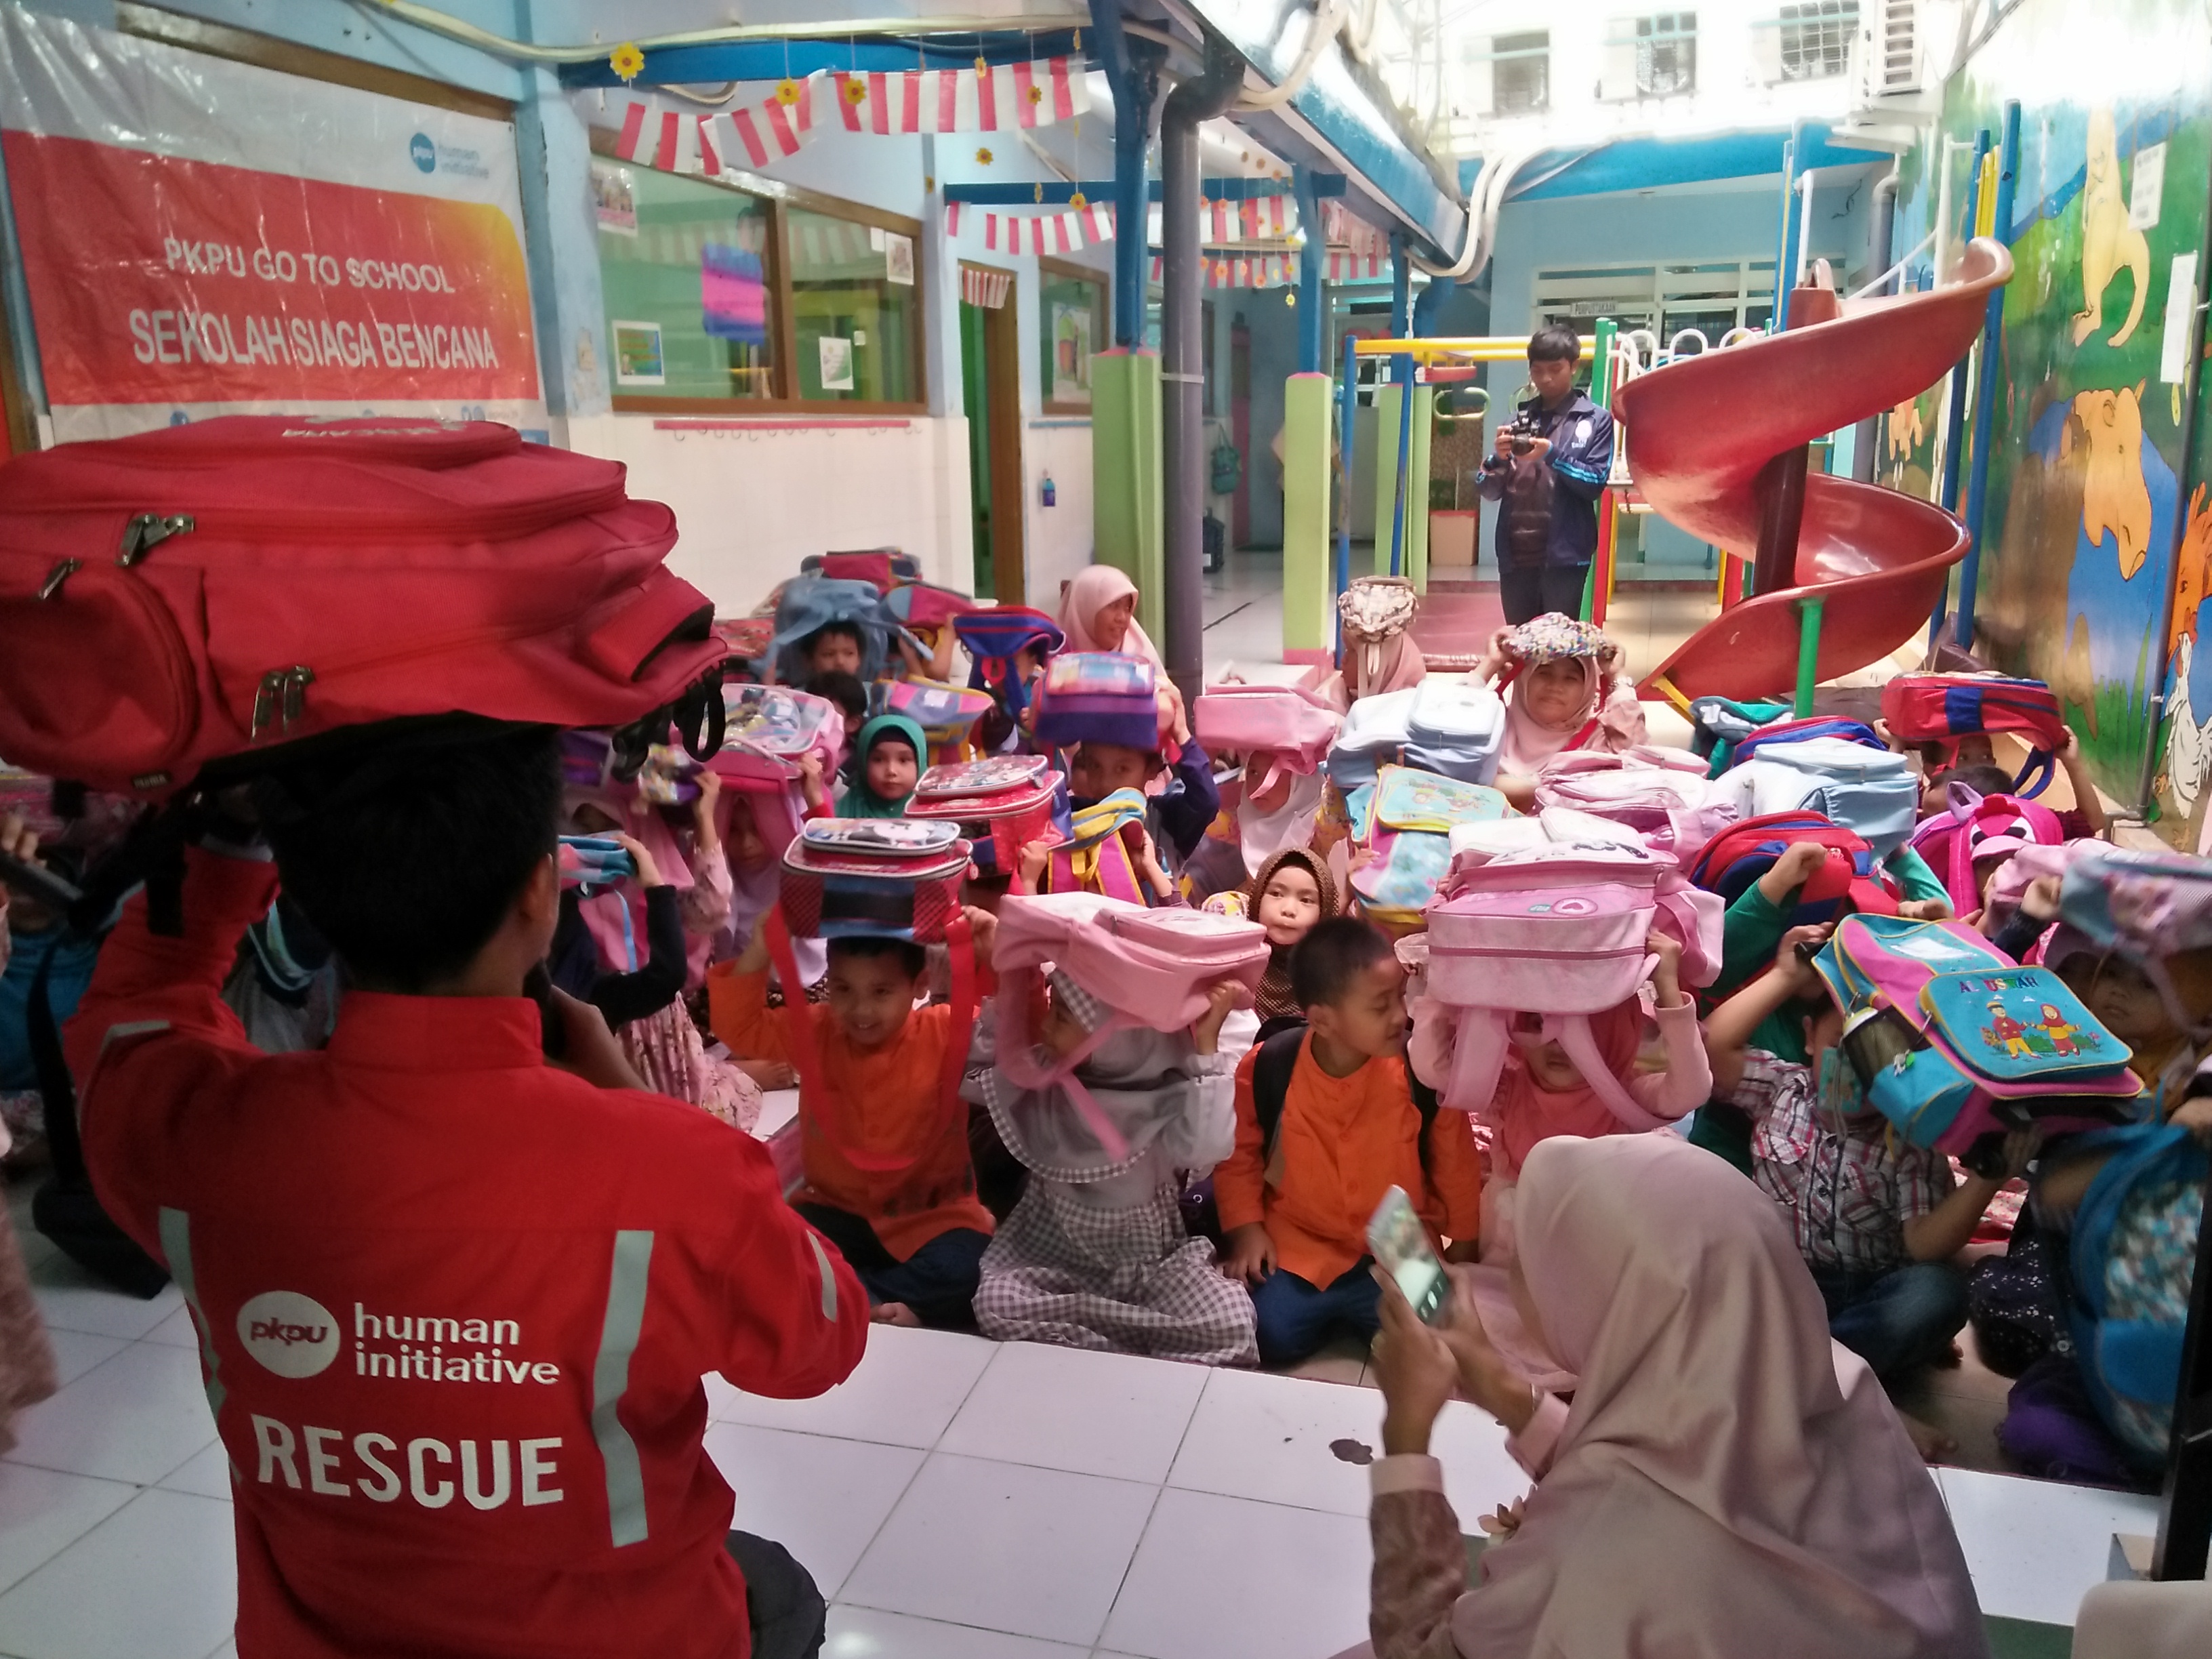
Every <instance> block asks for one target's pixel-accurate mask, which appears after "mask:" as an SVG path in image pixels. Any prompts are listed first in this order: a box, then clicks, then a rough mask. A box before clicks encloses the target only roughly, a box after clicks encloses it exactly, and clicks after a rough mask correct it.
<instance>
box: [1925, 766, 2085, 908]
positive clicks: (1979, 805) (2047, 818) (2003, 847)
mask: <svg viewBox="0 0 2212 1659" xmlns="http://www.w3.org/2000/svg"><path fill="white" fill-rule="evenodd" d="M1947 793H1948V799H1949V805H1950V810H1949V811H1943V812H1938V813H1937V814H1936V816H1935V817H1931V818H1929V819H1927V820H1926V821H1925V822H1923V823H1922V824H1921V826H1920V827H1919V828H1918V829H1915V830H1914V831H1913V832H1912V840H1911V848H1912V850H1913V851H1914V852H1916V853H1917V854H1920V856H1921V857H1922V858H1923V859H1924V860H1927V863H1928V867H1929V869H1930V870H1932V871H1934V872H1936V877H1937V878H1938V879H1940V880H1941V881H1942V884H1944V886H1945V887H1946V888H1948V889H1949V890H1950V894H1951V908H1952V910H1953V912H1954V914H1956V915H1962V916H1963V915H1967V914H1969V913H1970V912H1972V911H1973V910H1976V909H1978V908H1980V906H1981V899H1980V897H1979V896H1978V895H1977V894H1976V893H1975V891H1974V860H1976V859H1978V858H1993V857H1995V856H1996V855H1997V854H2000V853H2008V852H2016V851H2018V850H2019V848H2021V847H2022V846H2029V847H2056V846H2057V845H2058V844H2059V843H2060V842H2063V841H2064V840H2065V839H2066V831H2065V829H2064V828H2063V826H2062V825H2061V824H2060V823H2059V822H2058V814H2057V813H2056V812H2054V811H2051V809H2050V808H2049V807H2047V806H2040V805H2037V804H2036V803H2035V802H2033V801H2032V800H2021V799H2018V798H2016V797H2015V796H2012V795H1981V794H1977V793H1974V791H1972V789H1969V788H1968V787H1966V785H1965V784H1963V783H1958V782H1954V783H1953V784H1951V785H1950V787H1949V788H1948V792H1947Z"/></svg>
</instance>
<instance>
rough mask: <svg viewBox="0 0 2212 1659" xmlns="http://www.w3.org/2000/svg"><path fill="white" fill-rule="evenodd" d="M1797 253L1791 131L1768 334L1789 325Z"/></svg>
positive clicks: (1785, 159) (1784, 149) (1785, 144)
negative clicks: (1791, 289) (1791, 277)
mask: <svg viewBox="0 0 2212 1659" xmlns="http://www.w3.org/2000/svg"><path fill="white" fill-rule="evenodd" d="M1796 252H1797V140H1796V136H1795V135H1794V134H1793V135H1792V136H1791V137H1789V138H1786V139H1784V141H1783V144H1782V234H1780V235H1779V236H1778V237H1776V238H1775V239H1774V309H1773V310H1772V311H1771V312H1770V313H1768V315H1767V319H1766V331H1767V332H1768V333H1769V334H1779V333H1781V332H1782V331H1783V330H1784V328H1786V327H1788V326H1789V324H1790V276H1791V275H1792V274H1793V273H1794V271H1795V270H1796V264H1797V259H1796ZM1660 344H1661V345H1662V346H1663V345H1665V344H1666V342H1665V341H1664V340H1662V341H1661V342H1660Z"/></svg>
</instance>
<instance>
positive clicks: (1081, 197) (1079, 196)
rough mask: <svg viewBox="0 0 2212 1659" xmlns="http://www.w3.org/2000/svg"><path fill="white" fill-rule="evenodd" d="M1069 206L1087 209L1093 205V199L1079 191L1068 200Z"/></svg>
mask: <svg viewBox="0 0 2212 1659" xmlns="http://www.w3.org/2000/svg"><path fill="white" fill-rule="evenodd" d="M1067 204H1068V206H1070V207H1072V208H1087V207H1089V206H1090V205H1091V198H1090V197H1088V196H1085V194H1084V193H1083V192H1082V191H1076V192H1075V193H1074V194H1073V195H1072V196H1070V197H1068V198H1067Z"/></svg>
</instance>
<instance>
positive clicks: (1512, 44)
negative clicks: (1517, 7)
mask: <svg viewBox="0 0 2212 1659" xmlns="http://www.w3.org/2000/svg"><path fill="white" fill-rule="evenodd" d="M1490 52H1491V64H1490V79H1491V93H1490V101H1491V107H1492V109H1494V110H1495V111H1496V112H1498V114H1500V115H1540V114H1541V113H1542V112H1544V111H1545V109H1546V108H1547V107H1548V106H1550V104H1551V101H1552V35H1551V31H1550V30H1548V29H1539V30H1536V31H1534V33H1528V34H1501V35H1498V36H1497V37H1496V38H1495V39H1494V40H1492V41H1491V43H1490Z"/></svg>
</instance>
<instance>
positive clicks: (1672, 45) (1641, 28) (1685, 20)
mask: <svg viewBox="0 0 2212 1659" xmlns="http://www.w3.org/2000/svg"><path fill="white" fill-rule="evenodd" d="M1697 85H1698V14H1697V13H1695V12H1693V11H1662V12H1656V13H1654V14H1653V15H1650V16H1649V17H1639V18H1638V19H1637V20H1636V90H1637V91H1638V94H1642V95H1643V96H1645V97H1649V98H1663V97H1666V96H1668V94H1672V93H1678V92H1693V91H1695V90H1696V89H1697Z"/></svg>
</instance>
